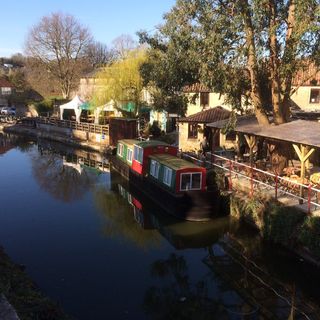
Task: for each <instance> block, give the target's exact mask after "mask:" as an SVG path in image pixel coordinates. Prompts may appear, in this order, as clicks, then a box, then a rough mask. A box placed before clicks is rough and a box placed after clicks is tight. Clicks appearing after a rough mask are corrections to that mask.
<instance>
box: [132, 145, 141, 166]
mask: <svg viewBox="0 0 320 320" xmlns="http://www.w3.org/2000/svg"><path fill="white" fill-rule="evenodd" d="M133 159H134V160H137V161H138V162H139V163H142V160H143V149H142V148H140V147H138V146H134V155H133Z"/></svg>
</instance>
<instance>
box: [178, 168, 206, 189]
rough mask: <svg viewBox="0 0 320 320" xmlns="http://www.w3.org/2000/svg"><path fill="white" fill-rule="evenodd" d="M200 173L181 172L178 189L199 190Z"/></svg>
mask: <svg viewBox="0 0 320 320" xmlns="http://www.w3.org/2000/svg"><path fill="white" fill-rule="evenodd" d="M201 179H202V177H201V173H200V172H196V173H181V179H180V191H186V190H200V189H201Z"/></svg>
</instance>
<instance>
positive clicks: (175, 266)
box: [144, 253, 226, 320]
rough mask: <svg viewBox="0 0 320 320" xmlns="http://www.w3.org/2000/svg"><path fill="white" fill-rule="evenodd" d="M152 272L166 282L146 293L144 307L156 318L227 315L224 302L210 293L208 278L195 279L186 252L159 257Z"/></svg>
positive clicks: (204, 319)
mask: <svg viewBox="0 0 320 320" xmlns="http://www.w3.org/2000/svg"><path fill="white" fill-rule="evenodd" d="M151 275H152V276H154V277H156V278H158V279H159V280H161V281H160V283H161V284H163V285H162V286H161V287H160V286H159V287H157V286H152V287H150V288H149V289H148V290H147V292H146V294H145V299H144V309H145V312H146V313H147V314H148V315H149V316H151V317H152V319H174V320H178V319H203V320H206V319H226V315H225V312H224V310H223V307H222V305H221V304H220V303H218V302H217V301H216V300H214V299H213V298H210V297H209V289H208V284H207V282H206V281H205V280H199V281H197V282H195V283H191V281H190V279H189V275H188V266H187V263H186V260H185V258H184V257H183V256H177V255H176V254H174V253H173V254H171V255H170V256H169V258H168V259H166V260H157V261H155V262H154V263H153V264H152V265H151Z"/></svg>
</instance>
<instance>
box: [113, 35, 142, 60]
mask: <svg viewBox="0 0 320 320" xmlns="http://www.w3.org/2000/svg"><path fill="white" fill-rule="evenodd" d="M112 44H113V48H114V51H115V54H116V57H117V58H118V59H124V58H126V57H127V56H128V52H130V51H131V50H133V49H135V48H137V45H138V44H137V42H136V41H134V40H133V38H132V37H131V36H130V35H128V34H122V35H121V36H119V37H117V38H115V39H114V40H113V41H112Z"/></svg>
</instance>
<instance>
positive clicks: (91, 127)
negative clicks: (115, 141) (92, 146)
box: [36, 117, 109, 135]
mask: <svg viewBox="0 0 320 320" xmlns="http://www.w3.org/2000/svg"><path fill="white" fill-rule="evenodd" d="M36 122H37V123H40V124H47V125H51V126H56V127H61V128H70V129H74V130H80V131H86V132H91V133H100V134H104V135H108V134H109V125H100V124H94V123H86V122H76V121H71V120H60V119H56V118H50V117H38V118H36Z"/></svg>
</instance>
